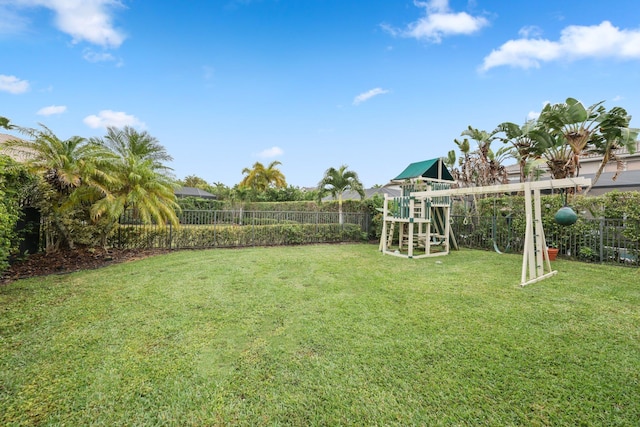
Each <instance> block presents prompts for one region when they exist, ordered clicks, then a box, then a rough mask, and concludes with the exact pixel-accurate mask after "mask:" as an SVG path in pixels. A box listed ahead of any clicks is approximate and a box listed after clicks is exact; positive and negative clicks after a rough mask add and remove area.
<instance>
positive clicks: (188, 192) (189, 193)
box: [174, 187, 218, 199]
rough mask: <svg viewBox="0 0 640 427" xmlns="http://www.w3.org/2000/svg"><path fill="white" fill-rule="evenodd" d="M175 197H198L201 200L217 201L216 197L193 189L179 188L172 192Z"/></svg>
mask: <svg viewBox="0 0 640 427" xmlns="http://www.w3.org/2000/svg"><path fill="white" fill-rule="evenodd" d="M174 193H175V195H176V196H177V197H199V198H201V199H217V198H218V196H216V195H215V194H211V193H209V192H208V191H204V190H201V189H199V188H195V187H180V188H178V189H177V190H175V191H174Z"/></svg>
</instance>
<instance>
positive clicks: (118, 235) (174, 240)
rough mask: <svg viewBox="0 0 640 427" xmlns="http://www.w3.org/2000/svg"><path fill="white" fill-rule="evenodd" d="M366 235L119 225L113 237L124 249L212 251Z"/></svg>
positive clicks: (302, 227) (314, 229) (301, 227)
mask: <svg viewBox="0 0 640 427" xmlns="http://www.w3.org/2000/svg"><path fill="white" fill-rule="evenodd" d="M365 238H366V234H365V233H363V232H362V230H361V228H360V226H359V225H357V224H343V225H339V224H292V223H282V224H274V225H253V226H252V225H246V226H239V225H191V226H190V225H186V226H180V227H178V228H172V227H159V226H154V225H119V226H118V228H117V230H116V232H115V233H114V234H113V235H112V236H111V239H112V244H113V245H114V246H117V247H121V248H145V249H150V248H174V249H178V248H209V247H241V246H276V245H300V244H307V243H334V242H343V241H362V240H364V239H365Z"/></svg>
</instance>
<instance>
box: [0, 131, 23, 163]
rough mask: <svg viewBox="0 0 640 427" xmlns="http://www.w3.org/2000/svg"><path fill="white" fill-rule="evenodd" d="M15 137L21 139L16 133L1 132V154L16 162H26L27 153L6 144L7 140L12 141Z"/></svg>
mask: <svg viewBox="0 0 640 427" xmlns="http://www.w3.org/2000/svg"><path fill="white" fill-rule="evenodd" d="M14 139H20V138H19V137H17V136H14V135H8V134H6V133H0V154H4V155H5V156H9V157H11V158H12V159H13V160H15V161H16V162H24V161H25V160H27V156H26V155H25V153H24V152H20V151H17V150H9V149H7V148H6V147H5V146H4V144H5V142H7V141H11V140H14Z"/></svg>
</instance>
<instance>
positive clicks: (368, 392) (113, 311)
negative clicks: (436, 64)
mask: <svg viewBox="0 0 640 427" xmlns="http://www.w3.org/2000/svg"><path fill="white" fill-rule="evenodd" d="M553 266H554V267H555V268H557V269H558V270H559V273H558V275H556V276H554V277H552V278H550V279H547V280H545V281H542V282H540V283H536V284H533V285H530V286H527V287H525V288H521V287H520V286H519V285H518V284H519V281H520V268H521V257H519V256H517V255H498V254H496V253H492V252H481V251H469V250H465V251H461V252H453V253H451V254H450V255H449V256H446V257H438V258H435V259H421V260H407V259H400V258H396V257H392V256H383V255H382V254H380V253H379V252H378V251H377V245H365V244H356V245H332V246H329V245H323V246H301V247H275V248H251V249H242V250H207V251H183V252H174V253H170V254H167V255H161V256H157V257H154V258H148V259H144V260H140V261H135V262H130V263H126V264H119V265H114V266H111V267H108V268H105V269H101V270H93V271H85V272H80V273H74V274H69V275H59V276H50V277H44V278H36V279H29V280H23V281H18V282H14V283H12V284H9V285H6V286H0V365H1V366H0V367H1V369H0V425H35V424H40V425H105V426H111V425H175V426H185V425H197V426H203V425H298V426H308V425H403V426H404V425H469V426H481V425H488V426H506V425H527V426H531V425H533V426H535V425H554V426H555V425H571V426H573V425H607V426H616V425H617V426H635V425H638V424H639V423H640V280H639V279H640V273H639V270H637V269H627V268H619V267H618V268H616V267H607V266H599V265H593V264H582V263H576V262H569V261H556V262H554V263H553Z"/></svg>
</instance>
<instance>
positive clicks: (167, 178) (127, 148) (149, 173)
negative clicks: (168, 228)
mask: <svg viewBox="0 0 640 427" xmlns="http://www.w3.org/2000/svg"><path fill="white" fill-rule="evenodd" d="M95 142H96V143H97V144H99V145H100V146H102V147H105V148H106V149H109V150H110V151H111V152H112V153H113V155H114V156H113V159H112V161H111V163H110V167H109V169H110V173H111V175H112V177H113V180H112V181H111V183H110V185H109V191H108V193H107V194H106V195H105V197H104V198H102V199H100V200H98V201H97V202H96V203H94V204H93V206H92V207H91V215H92V218H93V219H94V220H95V221H100V220H102V221H103V222H104V224H103V226H104V230H105V234H104V235H103V239H105V238H106V235H107V234H108V233H109V232H110V231H111V229H112V228H113V227H114V226H115V224H116V222H117V221H118V219H119V218H120V216H121V215H122V214H123V213H125V212H126V211H127V210H129V209H130V210H132V212H133V214H134V215H135V216H136V217H137V218H138V219H140V220H142V221H143V222H145V223H153V222H155V223H157V224H159V225H164V224H166V223H171V224H173V225H176V226H177V225H178V223H179V221H178V216H177V214H176V211H177V210H179V209H180V207H179V206H178V204H177V202H176V199H175V194H174V180H173V176H172V175H171V170H172V169H171V168H170V167H168V166H166V165H165V164H164V163H163V162H164V161H169V160H171V159H172V158H171V156H170V155H169V154H168V153H167V151H166V149H165V148H164V147H163V146H162V145H160V143H159V142H158V140H157V139H155V138H154V137H152V136H151V135H149V134H148V133H147V132H146V131H144V132H138V131H136V130H135V129H133V128H130V127H125V128H123V129H117V128H108V129H107V135H106V136H105V137H104V138H102V139H97V140H95ZM103 242H104V241H103Z"/></svg>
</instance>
